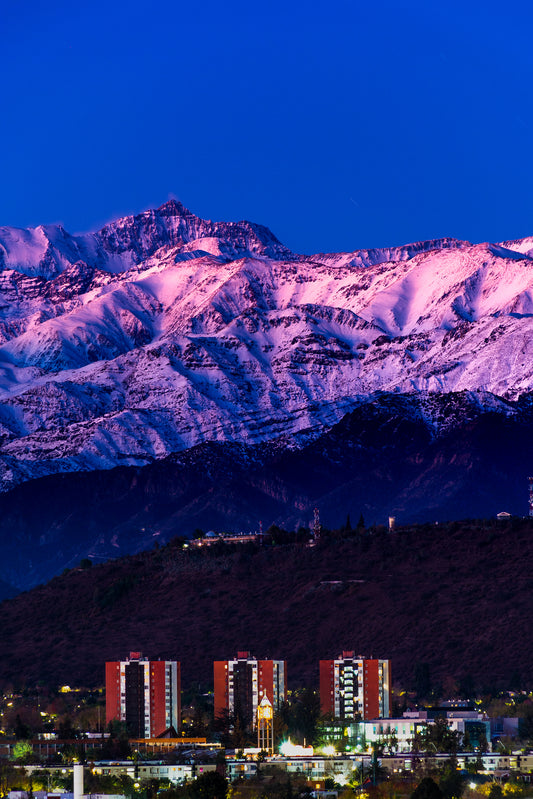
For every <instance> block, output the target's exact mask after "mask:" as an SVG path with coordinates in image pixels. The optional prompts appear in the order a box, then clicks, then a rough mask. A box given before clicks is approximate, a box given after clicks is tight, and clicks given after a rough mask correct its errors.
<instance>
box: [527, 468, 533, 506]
mask: <svg viewBox="0 0 533 799" xmlns="http://www.w3.org/2000/svg"><path fill="white" fill-rule="evenodd" d="M527 480H528V483H529V503H528V504H529V515H530V516H533V477H528V478H527Z"/></svg>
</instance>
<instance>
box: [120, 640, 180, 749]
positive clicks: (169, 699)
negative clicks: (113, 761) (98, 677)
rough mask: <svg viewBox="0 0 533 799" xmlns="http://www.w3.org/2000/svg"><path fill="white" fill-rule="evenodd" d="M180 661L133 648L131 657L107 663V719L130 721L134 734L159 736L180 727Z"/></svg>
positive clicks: (129, 727)
mask: <svg viewBox="0 0 533 799" xmlns="http://www.w3.org/2000/svg"><path fill="white" fill-rule="evenodd" d="M180 682H181V680H180V664H179V663H178V662H177V661H175V660H146V659H145V658H143V657H142V655H141V653H140V652H130V656H129V658H128V660H123V661H114V662H111V663H106V664H105V685H106V721H107V723H108V724H109V722H110V721H114V720H117V721H124V722H126V725H127V728H128V733H129V735H130V737H131V738H157V736H158V735H161V734H162V733H163V732H165V730H168V729H169V728H170V727H173V728H174V730H176V732H178V731H179V727H180V715H181V709H180V691H181V685H180Z"/></svg>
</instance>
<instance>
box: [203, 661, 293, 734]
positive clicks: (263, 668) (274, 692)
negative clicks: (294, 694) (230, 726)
mask: <svg viewBox="0 0 533 799" xmlns="http://www.w3.org/2000/svg"><path fill="white" fill-rule="evenodd" d="M214 672H215V718H217V717H220V716H222V715H224V713H226V712H227V713H229V714H230V716H235V717H236V718H238V719H239V721H240V723H241V724H242V725H243V726H244V727H245V729H249V730H252V729H255V728H256V722H257V708H258V707H259V704H260V702H261V699H262V697H263V696H266V697H268V699H269V701H270V703H271V704H272V707H273V708H274V710H277V709H278V708H279V706H280V705H281V703H282V702H283V701H284V700H285V698H286V695H287V682H286V680H287V665H286V663H285V661H284V660H257V658H255V657H253V656H252V655H250V653H249V652H238V653H237V657H236V658H235V659H234V660H215V663H214Z"/></svg>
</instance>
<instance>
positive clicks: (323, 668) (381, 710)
mask: <svg viewBox="0 0 533 799" xmlns="http://www.w3.org/2000/svg"><path fill="white" fill-rule="evenodd" d="M390 685H391V668H390V660H377V659H374V658H364V657H356V656H355V652H343V653H342V655H339V657H338V658H337V659H336V660H321V661H320V705H321V708H322V713H330V714H331V715H332V716H334V718H336V719H354V718H358V717H359V714H360V717H361V718H362V719H363V720H364V721H366V720H368V719H379V718H390V715H391V691H390Z"/></svg>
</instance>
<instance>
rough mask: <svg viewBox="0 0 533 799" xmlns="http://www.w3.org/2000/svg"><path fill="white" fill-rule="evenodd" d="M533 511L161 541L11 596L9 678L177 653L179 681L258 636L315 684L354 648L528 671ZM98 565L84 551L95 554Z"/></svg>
mask: <svg viewBox="0 0 533 799" xmlns="http://www.w3.org/2000/svg"><path fill="white" fill-rule="evenodd" d="M532 563H533V523H532V522H530V521H529V520H527V519H525V520H520V519H516V520H512V521H510V522H497V521H494V522H487V523H477V522H463V523H458V522H455V523H452V524H450V525H426V526H422V527H412V528H403V529H400V530H398V531H397V532H395V533H392V534H389V533H386V532H385V531H384V530H382V529H381V530H380V529H378V530H377V531H374V532H372V533H369V532H368V531H366V532H364V533H362V532H358V533H356V532H351V531H350V532H349V533H343V534H342V535H341V534H338V535H337V536H334V535H333V534H331V535H329V536H327V537H325V538H323V539H322V540H321V541H320V542H319V543H318V545H317V546H315V547H306V546H304V545H297V544H293V543H288V544H285V545H278V546H267V545H265V546H263V547H259V546H257V547H256V546H254V545H225V544H218V545H216V546H215V547H213V548H211V549H205V548H204V549H201V550H193V549H191V548H188V549H184V550H183V549H182V548H181V544H180V542H179V541H178V540H175V541H173V542H171V543H170V544H168V545H166V546H163V547H160V548H158V549H155V550H152V551H150V552H147V553H144V554H139V555H135V556H129V557H127V558H123V559H121V560H118V561H112V562H108V563H106V564H103V565H100V566H93V567H92V568H85V569H81V568H80V569H73V570H71V571H69V572H68V573H66V574H64V575H62V576H60V577H56V578H54V579H53V580H52V581H51V582H49V583H48V584H47V585H44V586H40V587H38V588H35V589H33V590H32V591H29V592H27V593H24V594H21V595H19V596H18V597H15V598H14V599H8V600H5V601H4V602H3V603H2V604H1V605H0V629H1V630H2V658H1V659H0V680H1V681H3V683H4V684H6V683H9V684H13V685H21V684H24V683H26V684H29V683H35V682H37V681H39V680H43V681H45V682H46V683H51V684H53V683H56V684H57V683H69V684H85V685H98V684H102V683H103V680H104V663H105V661H106V660H110V659H117V658H124V657H125V656H127V654H128V653H129V651H130V650H142V652H143V653H144V654H145V655H147V656H149V657H151V658H158V657H164V658H177V659H179V660H180V661H181V663H182V674H183V684H184V686H185V687H187V685H190V684H191V683H193V682H202V683H203V684H209V683H210V682H211V680H212V661H213V660H214V659H224V658H227V657H231V656H233V655H235V654H236V652H237V650H242V649H250V650H251V651H253V653H255V654H256V655H257V656H258V657H261V656H270V657H275V658H284V659H286V660H287V661H288V674H289V683H290V685H293V686H296V685H300V684H302V683H306V684H310V685H316V684H317V682H318V661H319V659H320V658H330V657H332V656H336V655H337V654H338V653H339V652H340V651H341V650H343V649H355V650H357V652H358V653H360V654H365V655H367V656H369V655H374V656H379V657H388V658H391V659H392V662H393V678H394V680H395V681H398V682H399V683H400V684H401V685H404V686H406V685H409V684H411V683H412V682H413V678H414V673H415V670H416V668H417V665H418V664H421V663H427V664H428V665H429V669H430V676H431V680H432V681H433V682H434V683H438V682H440V683H441V684H443V685H445V686H453V684H454V683H457V684H459V683H461V682H463V683H469V684H471V683H472V682H473V684H474V685H475V686H476V687H477V688H488V687H498V686H502V687H503V686H508V685H509V684H510V683H511V682H512V683H513V684H515V685H516V684H519V683H520V682H521V683H522V684H524V685H529V686H530V687H531V686H532V685H533V678H532V676H531V669H530V664H531V662H532V660H533V639H532V637H531V635H530V618H531V611H532V604H533V602H532V598H531V596H532V588H533V574H532V569H531V566H532ZM84 565H87V564H84Z"/></svg>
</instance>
